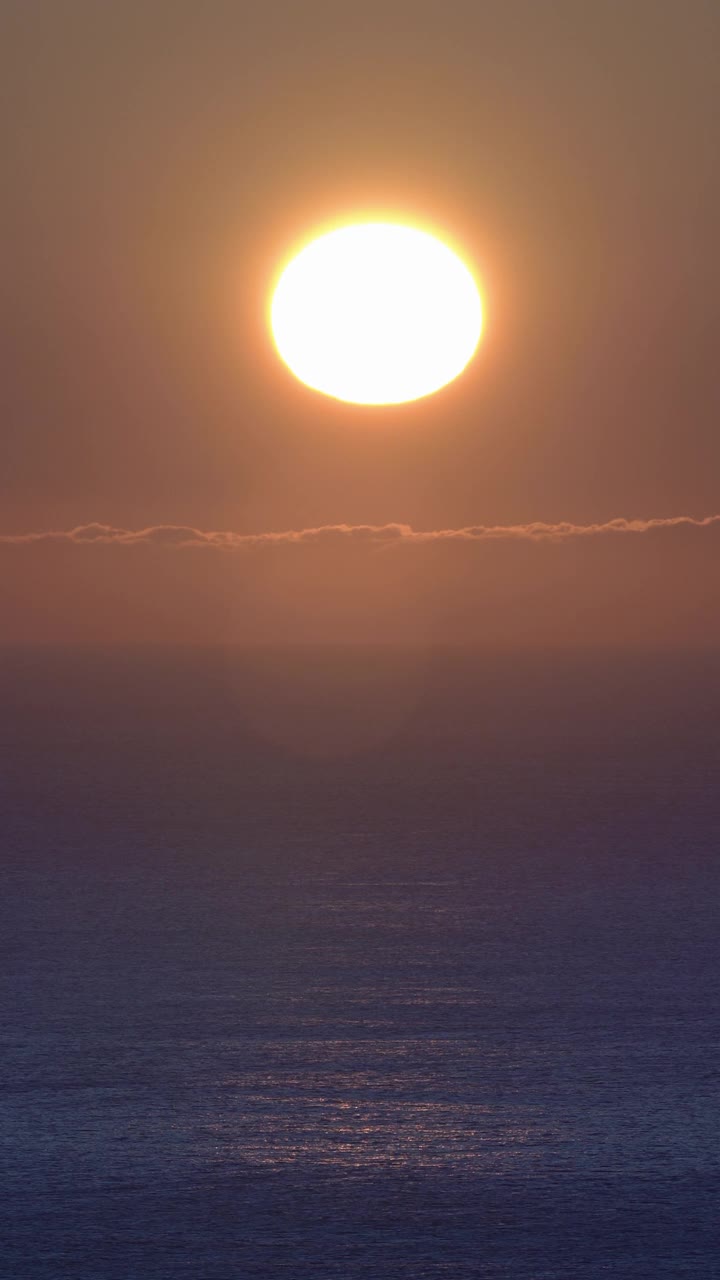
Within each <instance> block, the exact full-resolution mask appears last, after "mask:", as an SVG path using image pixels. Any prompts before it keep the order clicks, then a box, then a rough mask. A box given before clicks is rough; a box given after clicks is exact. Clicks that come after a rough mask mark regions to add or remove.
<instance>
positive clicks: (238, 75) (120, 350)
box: [0, 0, 720, 645]
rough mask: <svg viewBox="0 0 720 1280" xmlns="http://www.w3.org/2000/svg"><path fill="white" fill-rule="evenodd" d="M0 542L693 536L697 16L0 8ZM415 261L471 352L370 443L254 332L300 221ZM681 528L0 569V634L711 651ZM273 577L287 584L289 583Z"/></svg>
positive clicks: (700, 214)
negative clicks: (1, 110) (534, 539)
mask: <svg viewBox="0 0 720 1280" xmlns="http://www.w3.org/2000/svg"><path fill="white" fill-rule="evenodd" d="M1 22H2V31H1V32H0V36H1V38H0V48H1V49H2V54H1V55H0V57H1V58H2V62H3V66H2V75H3V82H4V84H5V86H6V92H8V93H9V94H10V103H11V106H10V109H9V110H8V111H6V113H5V117H4V121H3V126H2V127H3V131H4V134H5V135H6V136H5V138H4V142H5V150H6V152H7V154H8V156H9V170H8V172H9V183H8V194H9V199H7V200H6V202H5V211H4V214H3V216H4V218H5V219H6V226H5V229H4V235H3V241H2V242H3V246H4V252H5V255H6V262H5V264H4V272H3V274H4V280H5V282H6V283H5V285H4V290H3V300H2V303H1V304H0V306H1V312H0V314H1V316H2V327H3V353H4V354H3V357H2V359H3V377H2V398H3V446H4V447H3V461H2V467H1V468H0V489H1V494H0V533H3V534H9V535H12V534H18V533H25V532H31V531H34V532H39V533H41V532H43V531H47V530H69V529H72V528H74V527H76V526H78V525H84V524H87V523H90V522H93V521H98V522H101V523H104V524H108V525H112V526H119V527H122V528H125V529H142V528H146V527H148V526H155V525H159V524H171V525H183V526H185V525H187V526H193V527H195V528H198V529H201V530H214V529H228V530H234V531H237V532H240V533H246V532H279V531H283V530H302V529H308V528H311V529H315V528H317V527H319V526H323V525H328V524H347V525H351V526H355V525H364V524H370V525H384V524H387V523H391V522H400V523H406V524H409V525H412V526H413V527H414V528H415V529H419V530H438V529H462V528H464V527H466V526H470V525H480V524H482V525H493V524H499V525H516V524H526V523H528V522H532V521H537V520H540V521H547V522H550V523H557V522H561V521H570V522H574V523H578V524H592V523H594V522H597V521H607V520H611V519H613V518H615V517H621V516H623V517H628V518H634V517H643V518H646V517H672V516H678V515H688V516H692V517H703V516H707V515H709V514H712V513H713V512H715V511H717V510H718V509H719V503H718V490H717V477H718V475H719V474H720V433H719V432H718V428H717V423H718V384H717V376H716V368H715V366H716V355H715V344H716V340H717V339H716V335H717V332H718V297H719V296H720V291H719V289H718V285H719V284H720V281H719V280H718V266H719V262H720V258H719V255H718V249H717V227H718V225H720V217H719V216H718V215H719V214H720V198H719V197H720V181H719V179H718V168H717V152H718V141H719V139H718V120H719V119H720V112H719V111H718V105H720V104H719V103H718V97H719V88H720V78H719V77H718V73H717V56H716V51H717V48H718V47H719V43H720V10H719V9H718V7H717V5H715V4H711V3H706V2H705V0H687V2H686V3H679V2H676V0H634V3H633V4H632V5H627V4H626V3H621V2H620V0H607V3H605V4H602V5H578V4H577V3H575V0H572V2H571V0H560V2H558V3H550V2H549V0H513V3H502V4H501V3H499V2H498V3H490V4H486V5H478V4H477V3H471V2H470V0H468V2H467V3H456V4H454V5H451V6H450V8H449V9H448V8H446V7H444V6H442V7H441V6H439V5H435V4H425V3H422V2H421V0H414V3H412V4H410V3H409V2H405V0H403V2H398V3H390V4H387V3H383V4H379V3H367V4H364V5H363V6H362V7H359V8H357V9H356V10H348V9H346V8H344V7H340V8H339V7H338V6H337V5H335V4H332V5H331V4H330V3H317V2H312V0H311V2H309V3H308V4H304V5H302V6H295V5H287V6H285V7H282V6H281V7H280V10H278V7H277V6H269V7H265V8H263V7H260V8H257V9H256V8H253V7H248V6H243V5H237V4H234V3H233V4H231V3H229V2H228V3H225V2H224V0H218V3H215V4H212V5H209V6H199V5H197V4H196V3H194V0H172V3H170V0H158V2H157V3H155V4H152V5H147V4H145V3H142V4H141V3H140V2H139V0H126V3H124V4H122V5H117V6H98V5H97V4H96V3H94V0H56V3H54V4H52V5H50V4H47V5H43V6H34V5H28V4H27V3H24V2H22V3H21V2H20V0H10V2H9V3H8V4H6V5H5V6H3V14H2V19H1ZM365 212H372V213H377V212H382V213H389V214H392V213H396V214H399V215H402V216H408V217H409V218H413V219H420V220H421V221H427V222H429V223H431V224H432V225H434V226H436V227H438V228H447V232H448V234H449V236H450V237H451V238H452V239H453V240H454V241H455V242H456V243H458V244H460V245H461V246H462V247H463V248H464V250H465V252H466V254H467V258H468V260H469V261H470V262H471V263H472V264H473V266H474V267H475V268H476V269H477V270H478V272H479V274H480V276H481V278H482V280H483V282H484V286H485V296H486V311H487V324H486V334H485V338H484V341H483V345H482V348H481V353H480V355H479V357H478V358H477V360H476V361H475V362H474V364H473V365H472V367H471V368H470V369H469V370H468V371H467V372H466V374H465V375H464V376H463V377H462V378H461V379H460V380H459V381H458V382H456V383H454V384H453V385H452V386H451V387H449V388H448V389H446V390H445V391H444V392H442V393H441V394H440V395H438V396H436V397H432V398H430V399H428V400H425V401H421V402H418V403H416V404H413V405H407V406H400V407H396V408H392V409H372V410H367V409H362V408H356V407H352V406H347V405H341V404H338V403H336V402H333V401H330V400H326V399H324V398H322V397H319V396H317V395H315V394H313V393H312V392H309V391H308V390H307V389H305V388H303V387H302V386H301V385H300V384H298V383H297V382H295V381H294V380H293V379H292V378H291V377H290V376H289V375H288V374H287V372H286V371H285V370H284V369H283V368H282V366H281V365H280V364H279V362H278V361H277V359H276V357H275V354H274V352H273V350H272V348H271V346H270V343H269V341H268V337H267V333H266V331H265V328H264V308H265V303H266V294H267V289H268V286H269V282H270V280H271V279H272V276H273V273H274V271H275V269H276V267H277V265H278V263H279V261H281V260H282V259H283V258H284V256H285V255H286V253H287V250H288V247H289V246H290V245H291V244H292V243H293V242H295V241H296V240H297V238H298V237H302V236H304V235H305V234H306V233H310V232H311V231H312V230H313V228H314V227H315V226H317V225H319V224H322V223H323V222H324V221H325V220H327V219H328V218H335V217H340V216H343V215H344V214H347V215H348V216H354V215H357V214H358V213H360V214H363V213H365ZM717 539H718V535H717V532H716V531H715V530H714V529H706V530H702V531H700V530H688V529H686V528H681V529H674V530H672V531H665V532H663V533H658V532H655V533H650V534H643V535H641V536H639V537H635V536H634V535H630V534H628V535H622V536H621V537H618V538H614V537H613V538H607V537H599V538H597V539H595V538H583V539H576V540H574V541H573V542H572V543H571V544H570V543H563V544H562V545H557V544H555V543H549V544H543V545H542V546H536V545H526V544H524V543H523V544H522V545H521V546H518V545H516V544H514V543H510V542H504V541H502V540H500V541H498V542H497V543H493V544H492V545H490V544H488V545H483V546H482V547H467V546H458V545H453V546H452V547H447V546H446V547H439V546H435V545H428V546H423V547H417V546H416V547H403V548H402V549H401V554H399V555H398V554H395V553H394V552H393V554H385V553H379V552H378V549H377V547H368V546H361V547H358V546H356V545H354V544H352V545H351V543H350V542H349V541H347V540H346V542H344V543H342V544H341V545H338V546H334V547H332V548H329V547H327V546H321V545H318V544H317V543H314V544H312V545H305V546H303V547H302V548H287V547H282V548H276V549H275V550H274V551H273V552H272V553H271V554H270V553H269V554H265V553H255V552H253V553H252V554H245V553H243V554H242V555H234V554H233V555H232V556H229V557H228V556H227V555H224V554H222V553H221V554H217V553H214V552H210V553H207V552H205V551H197V550H195V551H193V550H188V551H168V550H167V549H162V550H161V549H159V548H156V547H151V548H149V547H135V548H128V547H116V546H94V547H87V546H84V547H77V546H73V545H66V544H62V545H55V544H50V543H46V542H41V543H38V544H37V545H34V546H32V547H28V546H17V545H15V544H12V543H10V544H5V545H2V546H0V587H1V588H2V591H3V598H4V600H5V602H6V605H5V608H4V611H3V614H4V616H3V621H2V631H1V632H0V638H4V639H8V640H13V639H18V638H22V639H33V638H36V639H69V638H73V639H83V638H86V639H103V638H105V639H109V638H127V639H140V638H148V637H151V638H156V639H181V640H182V639H194V638H203V639H222V638H225V637H228V636H229V637H230V638H243V637H245V638H248V639H268V638H269V639H284V638H289V637H290V638H291V637H292V636H297V637H298V638H301V639H302V638H324V637H328V638H337V637H338V636H339V637H341V638H342V637H344V636H357V637H359V638H378V637H380V638H382V637H396V638H407V637H415V636H423V635H426V636H428V637H429V638H436V637H441V638H443V639H450V640H460V641H462V640H466V639H468V640H473V641H474V640H477V639H478V638H481V639H483V640H485V641H488V640H491V641H492V642H493V643H497V644H502V645H507V644H521V645H524V644H528V643H529V644H532V643H545V642H553V643H555V642H560V641H563V642H566V641H567V640H568V639H570V640H571V641H572V642H576V641H577V642H582V643H586V642H590V641H598V642H603V643H604V642H606V641H607V642H610V641H611V640H612V641H613V642H615V641H617V640H618V639H620V640H624V641H627V642H628V643H633V644H642V643H647V644H655V643H658V642H659V639H661V640H662V643H668V644H675V643H688V642H691V643H696V642H698V639H699V638H700V637H702V638H703V642H706V641H707V639H708V638H717V635H718V629H719V627H720V623H719V622H718V610H717V605H716V602H715V601H716V595H717V592H716V587H715V581H714V571H715V564H716V562H717V552H716V548H717ZM296 552H297V554H295V553H296Z"/></svg>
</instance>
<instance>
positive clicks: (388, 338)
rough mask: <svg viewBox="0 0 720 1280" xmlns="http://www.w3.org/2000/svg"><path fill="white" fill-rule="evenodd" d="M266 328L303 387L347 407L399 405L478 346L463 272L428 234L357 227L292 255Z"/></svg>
mask: <svg viewBox="0 0 720 1280" xmlns="http://www.w3.org/2000/svg"><path fill="white" fill-rule="evenodd" d="M270 324H271V328H272V333H273V337H274V340H275V345H276V347H277V350H278V353H279V355H280V357H281V359H282V360H283V361H284V362H285V364H286V365H287V366H288V367H289V368H290V369H291V370H292V372H293V373H294V374H295V376H296V377H297V378H299V379H300V381H301V382H304V383H305V385H306V386H308V387H312V388H313V389H314V390H315V391H321V392H323V393H324V394H325V395H328V396H334V397H335V398H336V399H338V400H346V401H349V402H351V403H353V404H368V405H373V404H374V405H379V404H400V403H402V402H403V401H406V400H418V399H420V397H421V396H427V395H430V394H431V393H432V392H433V391H438V390H439V389H440V387H444V386H445V385H446V383H448V382H451V381H452V380H453V378H456V377H457V376H458V374H459V373H461V372H462V370H463V369H464V368H465V366H466V365H467V364H468V362H469V361H470V359H471V358H472V356H473V354H474V352H475V349H476V347H477V345H478V342H479V340H480V334H481V331H482V303H481V300H480V294H479V292H478V288H477V285H476V284H475V280H474V279H473V276H472V274H471V273H470V271H469V270H468V268H467V267H466V266H465V265H464V263H463V262H461V261H460V258H458V256H457V255H456V254H455V253H454V252H453V251H452V250H451V249H449V248H448V247H447V245H445V244H443V243H442V242H441V241H440V240H438V239H436V238H435V236H432V235H429V234H428V232H426V231H421V230H418V229H416V228H414V227H407V226H402V225H399V224H397V223H390V222H364V223H360V224H357V225H354V226H344V227H340V228H339V229H336V230H334V231H330V232H328V233H327V234H325V235H322V236H320V237H319V238H318V239H316V240H313V241H311V243H310V244H308V245H306V246H305V248H304V249H302V250H301V251H300V253H298V254H297V256H296V257H295V258H293V260H292V261H291V262H290V263H289V265H288V266H287V267H286V268H285V270H284V271H283V272H282V275H281V276H280V279H279V281H278V283H277V287H276V289H275V292H274V294H273V298H272V304H271V309H270Z"/></svg>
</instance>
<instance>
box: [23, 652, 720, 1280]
mask: <svg viewBox="0 0 720 1280" xmlns="http://www.w3.org/2000/svg"><path fill="white" fill-rule="evenodd" d="M0 696H1V699H2V714H1V717H0V751H1V753H2V761H1V764H2V769H1V776H0V832H1V835H2V861H3V875H2V882H3V883H2V895H1V898H0V916H1V930H0V942H1V945H2V954H3V958H2V967H1V970H0V1031H1V1035H2V1041H1V1047H2V1093H1V1100H0V1135H1V1141H2V1169H1V1178H2V1181H1V1185H2V1194H1V1196H0V1276H2V1277H3V1280H176V1278H177V1280H180V1278H182V1277H188V1278H192V1280H253V1278H258V1280H260V1278H262V1280H265V1278H267V1280H270V1278H271V1277H288V1278H290V1277H292V1280H330V1278H332V1280H336V1278H337V1280H341V1278H342V1280H355V1278H356V1277H357V1278H360V1277H363V1278H366V1280H396V1278H397V1280H402V1278H403V1277H407V1278H408V1280H439V1278H440V1277H448V1278H449V1277H452V1280H469V1278H470V1277H482V1278H487V1280H500V1278H502V1280H561V1278H562V1280H600V1278H601V1277H602V1278H604V1277H617V1280H665V1278H668V1280H669V1278H670V1277H672V1278H673V1280H678V1278H680V1277H698V1280H712V1277H714V1276H718V1275H720V1228H719V1227H718V1209H719V1207H720V1196H719V1189H720V1008H719V998H718V997H719V991H720V865H719V861H718V835H719V833H720V795H719V793H718V783H717V780H718V777H720V728H719V726H720V660H718V659H717V658H713V657H702V656H698V655H695V656H683V655H676V656H673V657H660V656H657V655H655V656H651V655H636V656H633V657H628V656H623V655H611V654H605V655H601V654H598V655H586V656H583V657H578V656H577V655H576V656H569V655H568V656H562V655H555V656H549V655H548V656H540V657H535V658H533V659H529V658H527V657H520V656H512V655H504V656H494V655H488V654H482V653H470V652H463V651H456V652H452V651H446V652H435V653H428V652H424V651H420V650H418V651H411V650H390V649H388V650H382V649H365V650H297V651H286V652H284V651H282V650H275V651H267V652H254V653H253V652H249V653H243V652H240V651H235V652H234V651H232V650H222V649H218V650H215V651H210V650H181V649H178V650H161V649H156V650H152V649H137V650H126V651H112V650H109V651H92V650H86V651H83V650H43V649H35V650H32V649H30V650H26V651H25V652H16V651H10V650H6V651H4V652H2V653H0Z"/></svg>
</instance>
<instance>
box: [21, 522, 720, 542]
mask: <svg viewBox="0 0 720 1280" xmlns="http://www.w3.org/2000/svg"><path fill="white" fill-rule="evenodd" d="M714 526H720V515H711V516H705V517H704V518H702V519H696V518H695V517H693V516H661V517H654V518H651V519H646V520H643V519H626V518H625V517H618V518H616V519H614V520H607V521H605V522H603V523H596V524H571V523H569V522H568V521H562V522H560V523H558V524H547V523H544V522H542V521H538V520H535V521H533V522H532V523H530V524H513V525H482V524H477V525H468V526H467V527H465V528H462V529H432V530H422V529H413V528H412V527H411V526H410V525H408V524H382V525H372V524H356V525H350V524H328V525H320V526H318V527H317V528H314V529H286V530H281V531H279V532H277V533H233V532H232V531H228V530H225V531H215V530H204V529H196V528H194V527H192V526H191V525H174V524H158V525H149V526H148V527H147V528H145V529H123V528H120V527H118V526H116V525H109V524H99V523H92V524H82V525H77V526H76V527H75V528H74V529H65V530H42V531H39V532H35V533H16V534H0V545H4V546H32V545H38V544H43V543H60V544H63V543H64V544H70V545H76V546H89V545H109V546H118V547H130V546H143V545H144V546H158V547H168V548H175V549H183V548H188V547H206V548H210V549H214V550H219V551H244V550H251V549H253V548H259V547H276V546H306V545H318V544H350V543H362V544H374V545H378V546H388V545H399V544H402V545H412V544H415V545H418V544H428V543H448V542H464V543H478V542H497V541H526V542H561V541H567V540H570V539H579V538H591V537H593V538H594V537H601V536H606V537H611V536H618V535H621V534H624V535H630V534H647V533H652V532H654V531H661V530H672V529H710V528H712V527H714Z"/></svg>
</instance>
